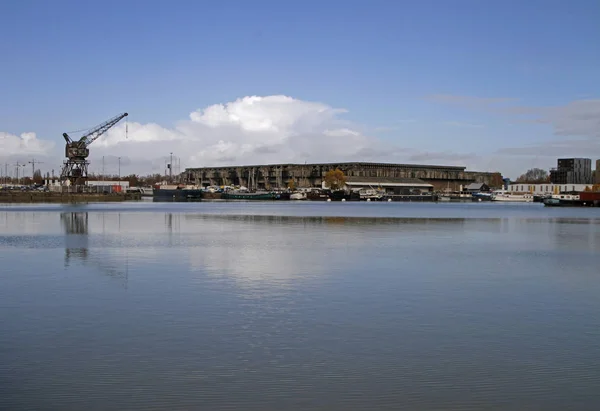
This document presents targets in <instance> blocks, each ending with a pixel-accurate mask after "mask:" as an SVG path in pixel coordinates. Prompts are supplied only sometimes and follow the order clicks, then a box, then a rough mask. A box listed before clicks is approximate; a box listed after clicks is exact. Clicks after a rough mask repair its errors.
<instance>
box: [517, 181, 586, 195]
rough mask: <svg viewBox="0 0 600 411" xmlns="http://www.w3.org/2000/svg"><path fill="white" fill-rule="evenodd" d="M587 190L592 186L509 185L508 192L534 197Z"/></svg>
mask: <svg viewBox="0 0 600 411" xmlns="http://www.w3.org/2000/svg"><path fill="white" fill-rule="evenodd" d="M586 189H588V190H591V189H592V184H527V183H516V184H509V185H508V191H509V192H511V193H530V194H534V195H550V194H560V193H573V192H577V193H580V192H582V191H585V190H586Z"/></svg>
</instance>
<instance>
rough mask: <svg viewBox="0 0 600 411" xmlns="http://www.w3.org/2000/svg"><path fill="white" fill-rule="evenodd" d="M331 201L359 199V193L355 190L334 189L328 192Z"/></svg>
mask: <svg viewBox="0 0 600 411" xmlns="http://www.w3.org/2000/svg"><path fill="white" fill-rule="evenodd" d="M329 198H331V201H359V200H360V194H359V193H358V192H357V191H349V190H335V191H331V192H330V193H329Z"/></svg>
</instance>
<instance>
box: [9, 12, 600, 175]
mask: <svg viewBox="0 0 600 411" xmlns="http://www.w3.org/2000/svg"><path fill="white" fill-rule="evenodd" d="M599 16H600V3H599V2H597V1H572V2H566V1H553V0H548V1H512V0H505V1H471V0H455V1H453V0H448V1H445V0H437V1H366V0H364V1H355V0H350V1H337V0H329V1H314V0H306V1H302V2H300V1H296V2H292V1H288V2H282V1H252V2H250V1H241V0H240V1H226V2H225V1H224V2H216V1H210V2H209V1H195V2H192V1H173V2H148V1H124V2H117V1H103V2H74V1H60V0H57V1H52V2H44V1H18V2H17V1H1V0H0V36H1V37H2V39H3V41H2V42H0V56H2V59H1V60H0V78H1V79H2V80H1V81H0V95H1V96H2V98H0V132H4V133H6V134H10V135H14V136H17V137H18V136H21V134H22V133H26V132H34V133H36V138H37V139H40V140H48V141H56V147H54V148H53V149H52V150H55V151H56V152H57V153H60V151H61V142H60V140H61V134H62V132H63V131H67V130H72V129H79V128H83V127H88V126H92V125H94V124H97V123H99V122H101V121H103V120H105V119H107V118H109V117H112V116H113V115H115V114H117V113H119V112H121V111H128V112H129V113H130V121H132V122H137V123H139V124H140V125H144V124H148V123H156V124H158V125H160V126H161V127H163V128H165V129H166V130H167V132H168V131H169V130H174V129H175V130H176V129H177V128H178V127H179V125H180V124H181V122H182V121H187V120H189V115H190V113H191V112H193V111H195V110H198V109H204V108H206V107H209V106H211V105H214V104H226V103H228V102H233V101H235V100H236V99H239V98H243V97H245V96H272V95H285V96H290V97H293V98H294V99H297V100H301V101H306V102H319V103H323V104H325V105H327V106H330V107H333V108H343V109H346V110H348V112H347V113H344V114H341V115H339V116H338V117H339V118H338V120H340V121H347V122H350V123H351V124H352V127H349V128H351V129H352V130H358V131H359V132H360V133H361V134H362V135H365V136H368V137H369V138H374V139H376V144H378V145H381V147H385V146H386V145H389V146H390V147H391V146H393V147H395V149H396V151H394V152H396V153H399V154H397V155H396V157H398V158H397V160H398V161H405V162H406V161H410V158H406V156H403V155H401V154H400V153H401V152H402V150H401V149H402V148H406V149H407V151H410V152H414V153H416V154H414V155H413V158H419V159H423V161H419V162H435V163H444V164H453V163H459V164H463V165H467V166H469V167H470V168H473V167H478V168H481V169H488V168H493V169H494V170H495V169H498V170H499V171H502V172H503V173H504V174H507V175H509V176H510V175H512V176H514V174H515V173H518V172H519V171H525V170H526V169H527V168H529V166H530V165H535V166H543V167H549V166H552V165H553V164H554V163H555V158H556V157H559V156H561V155H562V154H563V153H564V154H565V155H567V154H568V155H579V156H598V157H599V158H600V145H599V141H600V135H598V132H597V131H594V130H593V123H594V121H596V122H597V124H598V127H597V128H598V129H600V107H599V105H598V102H597V101H596V100H595V99H597V98H599V96H600V82H599V81H598V67H600V48H598V47H597V44H596V43H597V41H598V40H599V39H600V24H598V19H599V18H600V17H599ZM441 95H444V96H451V97H456V98H446V97H443V98H441V97H440V96H441ZM464 96H468V97H469V99H470V100H465V99H464V98H461V97H464ZM500 98H510V99H514V100H507V101H492V102H490V101H488V100H483V99H500ZM577 101H584V103H583V104H579V105H577V104H576V106H577V107H574V108H573V107H571V106H570V104H572V103H573V102H577ZM498 106H502V107H501V108H500V107H498ZM579 106H581V107H579ZM548 107H552V108H551V109H548ZM277 110H283V108H281V109H278V108H277V109H275V111H276V112H278V111H277ZM253 115H254V114H253ZM262 115H266V116H268V115H269V114H268V113H266V112H264V111H263V112H262ZM523 115H525V117H526V118H523ZM581 116H586V121H585V122H584V123H585V124H583V123H582V122H581V121H580V120H581ZM590 116H591V117H590ZM594 119H595V120H594ZM213 128H214V127H213ZM330 128H331V127H330ZM211 130H213V129H211ZM213 131H214V130H213ZM229 131H230V132H231V130H229ZM288 131H289V133H293V132H294V131H293V130H288ZM309 131H310V132H311V133H313V132H315V133H317V132H321V131H322V130H309ZM195 132H196V133H201V131H198V130H196V131H195ZM305 132H306V130H305ZM219 135H220V136H221V134H219ZM188 137H190V136H189V135H188ZM246 137H247V136H246V135H245V134H243V133H241V134H240V135H238V136H236V137H235V138H234V137H232V138H233V139H234V140H232V142H234V143H235V144H237V146H236V147H237V149H236V150H237V152H239V150H240V148H239V147H241V145H243V141H244V138H246ZM254 137H256V136H254ZM254 137H253V138H254ZM265 138H266V137H265ZM139 139H140V140H144V139H143V138H142V137H139ZM156 139H158V137H157V138H156ZM198 139H200V140H201V139H202V136H198ZM267 139H268V138H267ZM307 139H309V137H307ZM209 140H210V139H209ZM251 140H252V138H251ZM258 140H260V138H258ZM215 141H218V140H215ZM215 141H213V140H210V141H203V143H202V144H201V143H200V141H198V142H196V144H197V145H193V148H192V145H191V144H190V145H189V147H190V149H189V150H188V148H186V147H188V146H186V145H185V144H183V143H182V144H180V145H179V146H178V147H177V149H178V150H179V151H180V152H184V151H185V152H191V151H194V152H196V153H199V152H200V151H201V150H200V148H201V146H209V147H212V146H214V145H215V144H216V142H215ZM224 141H225V143H227V142H228V141H227V140H224ZM252 141H254V140H252ZM570 142H573V144H571V143H570ZM126 143H127V147H126V149H125V148H124V152H125V153H129V152H128V151H127V149H131V152H132V153H135V152H136V151H139V150H135V149H133V148H132V147H131V146H132V144H133V143H132V142H131V141H128V142H126ZM363 143H364V144H367V143H365V142H363ZM0 144H2V143H0ZM13 146H14V145H13ZM13 146H11V147H13ZM111 147H112V149H111ZM123 147H124V146H121V148H123ZM139 147H141V146H139ZM139 147H138V148H139ZM553 147H554V148H553ZM565 147H567V148H568V149H567V150H565ZM3 148H4V151H5V153H8V152H9V151H10V150H9V148H8V147H3ZM121 148H119V145H118V144H117V145H113V146H106V147H104V146H100V148H99V149H98V150H104V151H102V153H103V154H106V155H109V154H110V153H111V151H110V150H113V151H114V150H118V151H121ZM156 148H157V149H159V147H156ZM144 150H145V151H144V156H145V157H147V158H149V157H152V156H154V157H160V156H161V155H162V153H160V152H157V153H154V152H152V150H151V147H150V146H149V145H148V144H144ZM249 150H250V149H249ZM411 150H412V151H411ZM503 150H504V151H503ZM507 150H508V151H507ZM511 150H512V151H511ZM519 150H521V151H519ZM217 151H218V150H217ZM247 151H248V150H247ZM305 151H306V150H305ZM383 151H386V150H383ZM248 152H249V153H251V152H252V150H250V151H248ZM10 154H11V155H12V156H14V155H18V154H19V153H18V152H17V153H10ZM32 154H36V152H35V151H33V152H32ZM46 154H47V153H46ZM346 154H347V155H350V154H348V153H346ZM40 155H41V154H40ZM126 155H128V154H126ZM290 155H292V154H290V153H287V157H286V158H285V159H288V157H290ZM354 155H356V153H354ZM332 156H333V157H335V155H332ZM428 156H429V157H428ZM461 156H462V157H461ZM131 157H132V166H131V167H134V166H135V165H136V164H137V163H136V160H135V159H134V158H133V157H134V156H133V155H132V156H131ZM213 157H214V158H213ZM234 157H235V158H234ZM292 157H293V156H292ZM316 157H317V156H316V155H313V156H312V157H311V158H316ZM276 158H277V157H276V156H272V157H271V158H269V159H270V160H272V159H276ZM252 159H253V158H252V157H251V156H246V157H244V156H237V157H236V156H233V157H232V156H231V155H227V156H223V157H221V158H220V159H219V157H218V156H216V157H215V156H212V157H210V158H209V157H206V156H205V157H203V156H202V155H200V154H197V155H195V156H191V157H190V158H186V159H185V160H184V161H185V162H186V163H191V162H192V161H195V160H197V161H202V162H204V163H208V162H211V161H220V162H224V161H233V162H234V163H239V162H247V161H250V160H252ZM292 159H293V158H292ZM428 159H430V160H431V161H427V160H428ZM256 160H258V158H256ZM332 160H333V161H337V159H336V158H332ZM382 160H386V161H394V160H396V158H387V157H386V158H382ZM412 162H415V161H412ZM189 165H193V164H189ZM131 171H132V172H133V171H134V170H133V169H132V170H131ZM515 177H516V176H515Z"/></svg>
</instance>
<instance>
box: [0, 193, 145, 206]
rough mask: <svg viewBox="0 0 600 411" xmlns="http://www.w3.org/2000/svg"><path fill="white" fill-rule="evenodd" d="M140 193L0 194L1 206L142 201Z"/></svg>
mask: <svg viewBox="0 0 600 411" xmlns="http://www.w3.org/2000/svg"><path fill="white" fill-rule="evenodd" d="M141 198H142V196H141V194H140V193H111V194H97V193H53V192H46V193H44V192H19V191H5V192H0V204H12V203H88V202H120V201H130V200H141Z"/></svg>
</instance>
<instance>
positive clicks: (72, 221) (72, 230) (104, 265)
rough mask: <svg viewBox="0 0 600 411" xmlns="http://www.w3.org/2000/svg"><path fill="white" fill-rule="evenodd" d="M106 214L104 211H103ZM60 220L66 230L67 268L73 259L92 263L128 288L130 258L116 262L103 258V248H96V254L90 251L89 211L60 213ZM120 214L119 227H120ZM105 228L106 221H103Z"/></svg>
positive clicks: (91, 264)
mask: <svg viewBox="0 0 600 411" xmlns="http://www.w3.org/2000/svg"><path fill="white" fill-rule="evenodd" d="M103 214H104V213H103ZM60 220H61V223H62V226H63V228H64V232H65V262H64V266H65V268H67V267H69V266H70V265H71V263H72V260H76V261H80V262H82V263H83V264H84V265H90V266H92V267H94V268H96V269H98V270H99V271H100V272H102V273H103V274H105V275H108V276H109V277H113V278H116V279H119V280H120V281H121V283H122V285H123V287H125V288H127V283H128V278H129V259H128V258H127V255H126V256H125V257H126V258H125V262H124V263H123V264H116V263H113V262H111V261H110V260H109V259H106V258H102V250H101V248H98V249H96V255H94V254H93V253H92V252H90V246H89V242H90V228H89V215H88V213H87V212H65V213H60ZM103 220H104V219H103ZM120 221H121V219H120V214H119V218H118V227H119V228H120ZM103 229H104V221H103Z"/></svg>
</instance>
